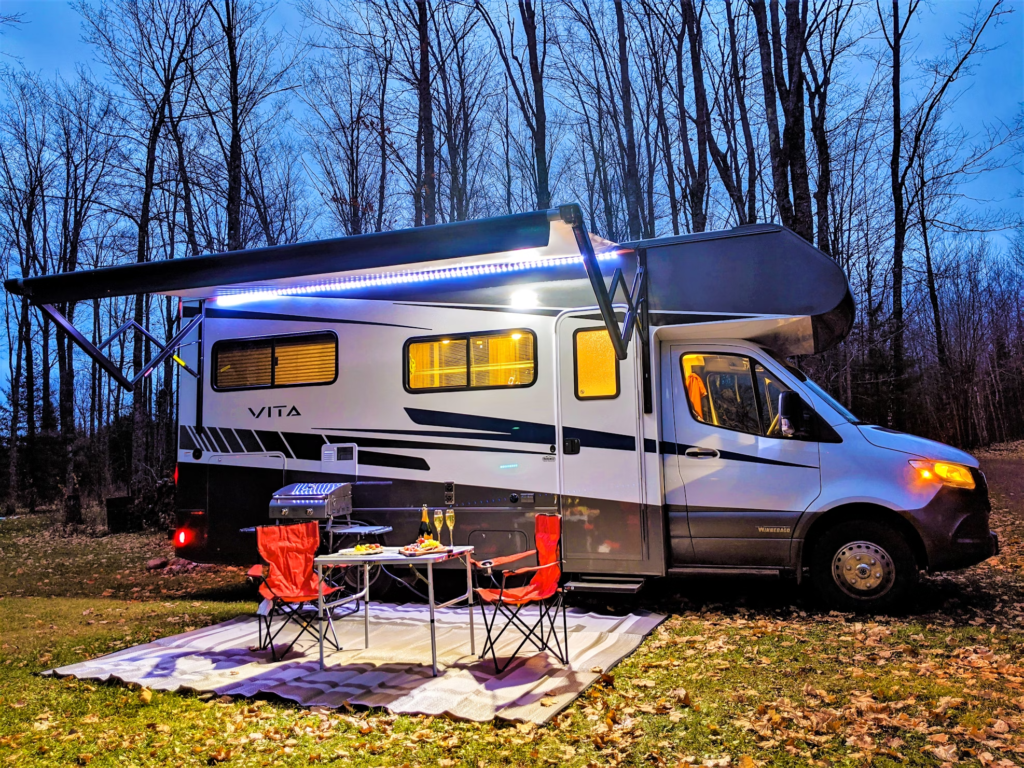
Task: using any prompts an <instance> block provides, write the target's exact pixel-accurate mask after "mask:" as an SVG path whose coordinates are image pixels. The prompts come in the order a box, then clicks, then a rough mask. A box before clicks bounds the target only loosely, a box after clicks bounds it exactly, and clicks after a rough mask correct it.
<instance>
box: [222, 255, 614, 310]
mask: <svg viewBox="0 0 1024 768" xmlns="http://www.w3.org/2000/svg"><path fill="white" fill-rule="evenodd" d="M618 255H619V254H618V252H617V251H606V252H605V253H602V254H599V255H598V257H597V260H598V261H608V260H610V259H614V258H616V257H617V256H618ZM582 263H583V257H582V256H557V257H553V258H548V259H527V260H524V261H514V262H505V263H498V264H467V265H465V266H458V267H447V268H445V269H430V270H424V271H421V272H409V271H406V272H381V273H378V274H375V275H359V276H357V277H346V278H337V279H333V280H322V281H320V282H318V283H312V284H309V285H296V286H291V287H288V288H261V289H257V290H253V291H245V292H242V293H232V294H225V295H221V296H218V297H217V304H218V306H221V307H233V306H237V305H239V304H248V303H250V302H253V301H268V300H270V299H276V298H278V297H280V296H308V295H312V294H318V293H333V292H335V291H352V290H357V289H359V288H371V287H375V286H381V285H405V284H409V283H425V282H430V281H433V280H450V279H454V278H459V277H478V276H480V275H500V274H506V273H510V272H524V271H526V270H529V269H543V268H546V267H563V266H568V265H570V264H582Z"/></svg>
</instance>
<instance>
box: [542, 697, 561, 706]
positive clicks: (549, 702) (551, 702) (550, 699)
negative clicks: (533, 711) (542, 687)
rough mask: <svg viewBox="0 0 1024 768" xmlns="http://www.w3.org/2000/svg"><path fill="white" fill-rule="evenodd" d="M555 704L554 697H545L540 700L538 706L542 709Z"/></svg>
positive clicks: (556, 700) (556, 701)
mask: <svg viewBox="0 0 1024 768" xmlns="http://www.w3.org/2000/svg"><path fill="white" fill-rule="evenodd" d="M557 703H558V699H556V698H555V697H554V696H545V697H544V698H543V699H541V700H540V705H541V706H542V707H553V706H555V704H557Z"/></svg>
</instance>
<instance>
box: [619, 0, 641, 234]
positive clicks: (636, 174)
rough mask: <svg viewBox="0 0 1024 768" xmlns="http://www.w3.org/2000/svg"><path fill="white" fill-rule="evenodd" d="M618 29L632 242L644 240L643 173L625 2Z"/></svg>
mask: <svg viewBox="0 0 1024 768" xmlns="http://www.w3.org/2000/svg"><path fill="white" fill-rule="evenodd" d="M615 26H616V28H617V29H618V33H619V74H620V80H621V88H622V123H623V127H624V129H625V132H626V178H625V179H624V180H623V182H624V184H623V186H624V187H625V192H626V224H627V227H628V228H629V237H630V239H631V240H639V239H640V238H641V237H643V232H642V231H641V228H640V226H641V224H640V170H639V168H638V165H637V158H636V131H635V129H634V126H633V89H632V86H631V84H630V81H629V47H628V45H627V41H626V19H625V14H624V12H623V10H622V3H615Z"/></svg>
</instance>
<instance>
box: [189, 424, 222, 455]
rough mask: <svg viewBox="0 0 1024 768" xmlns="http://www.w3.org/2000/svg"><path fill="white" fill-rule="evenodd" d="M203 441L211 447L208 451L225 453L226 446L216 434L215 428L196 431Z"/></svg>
mask: <svg viewBox="0 0 1024 768" xmlns="http://www.w3.org/2000/svg"><path fill="white" fill-rule="evenodd" d="M196 432H198V433H199V434H200V435H201V436H202V437H203V438H204V439H205V440H206V442H207V443H208V444H209V445H210V446H211V448H210V450H212V451H214V452H220V453H227V452H228V444H227V443H225V442H224V441H223V440H224V439H223V438H222V437H221V436H220V435H218V434H217V428H216V427H203V428H201V429H196Z"/></svg>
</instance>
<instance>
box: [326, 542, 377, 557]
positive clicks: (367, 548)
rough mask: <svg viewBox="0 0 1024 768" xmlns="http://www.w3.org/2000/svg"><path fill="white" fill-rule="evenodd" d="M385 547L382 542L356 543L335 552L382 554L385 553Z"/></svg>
mask: <svg viewBox="0 0 1024 768" xmlns="http://www.w3.org/2000/svg"><path fill="white" fill-rule="evenodd" d="M383 552H384V547H382V546H381V545H380V544H356V545H355V546H354V547H349V548H348V549H339V550H338V551H337V552H336V553H335V554H338V555H380V554H383Z"/></svg>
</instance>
